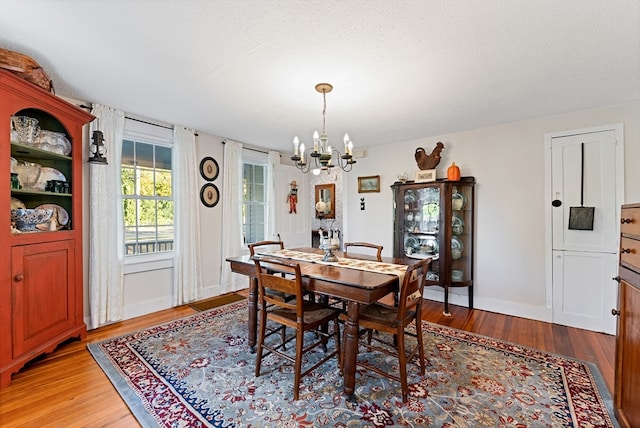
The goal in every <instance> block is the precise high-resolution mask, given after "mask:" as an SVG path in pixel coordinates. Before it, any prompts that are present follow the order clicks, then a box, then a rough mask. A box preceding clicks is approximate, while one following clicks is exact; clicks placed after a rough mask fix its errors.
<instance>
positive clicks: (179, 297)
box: [173, 126, 202, 306]
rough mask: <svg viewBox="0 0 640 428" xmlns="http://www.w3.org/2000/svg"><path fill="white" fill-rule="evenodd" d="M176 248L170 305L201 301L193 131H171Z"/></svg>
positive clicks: (198, 215)
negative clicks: (171, 303) (171, 302)
mask: <svg viewBox="0 0 640 428" xmlns="http://www.w3.org/2000/svg"><path fill="white" fill-rule="evenodd" d="M173 147H174V149H173V152H174V169H173V170H174V176H173V179H174V183H173V200H174V213H175V221H174V225H175V241H174V242H175V245H174V248H173V251H174V263H173V287H174V293H173V305H174V306H178V305H181V304H183V303H187V302H191V301H193V300H196V299H199V298H200V297H201V291H202V277H201V266H200V214H199V208H200V207H199V201H200V199H199V198H200V196H199V189H198V163H197V160H196V137H195V133H194V131H193V130H192V129H186V128H183V127H179V126H174V128H173Z"/></svg>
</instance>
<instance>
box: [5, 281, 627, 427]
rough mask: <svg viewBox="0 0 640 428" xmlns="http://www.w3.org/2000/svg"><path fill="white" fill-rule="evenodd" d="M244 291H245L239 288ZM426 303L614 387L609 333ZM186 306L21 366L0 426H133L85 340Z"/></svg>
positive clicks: (429, 311)
mask: <svg viewBox="0 0 640 428" xmlns="http://www.w3.org/2000/svg"><path fill="white" fill-rule="evenodd" d="M240 293H242V294H244V295H246V292H240ZM450 310H451V314H452V316H451V317H445V316H443V315H442V303H439V302H433V301H430V300H425V305H424V310H423V319H425V320H427V321H431V322H435V323H438V324H442V325H446V326H449V327H454V328H458V329H461V330H466V331H472V332H475V333H479V334H482V335H486V336H491V337H495V338H498V339H502V340H507V341H510V342H514V343H518V344H520V345H524V346H528V347H532V348H537V349H540V350H544V351H547V352H552V353H557V354H561V355H565V356H568V357H574V358H577V359H580V360H584V361H590V362H593V363H595V364H596V365H597V367H598V369H599V370H600V373H601V374H602V377H603V379H604V381H605V384H606V386H607V388H608V389H609V392H610V393H612V391H613V374H614V357H615V336H610V335H606V334H603V333H594V332H591V331H586V330H580V329H575V328H571V327H564V326H559V325H553V324H549V323H545V322H541V321H533V320H528V319H524V318H517V317H512V316H507V315H500V314H495V313H491V312H485V311H480V310H469V309H467V308H465V307H461V306H453V305H452V306H451V307H450ZM195 312H196V311H195V310H194V309H193V308H191V307H190V306H188V305H185V306H180V307H178V308H172V309H167V310H164V311H161V312H157V313H154V314H150V315H146V316H143V317H139V318H135V319H131V320H127V321H124V322H120V323H116V324H113V325H110V326H106V327H101V328H99V329H96V330H92V331H90V332H89V333H88V335H87V338H86V339H85V340H83V341H71V342H68V343H65V344H63V345H61V346H60V347H58V349H57V350H56V351H55V352H53V353H52V354H49V355H46V356H43V357H41V358H39V359H37V360H35V361H33V362H31V363H29V364H28V365H27V366H25V367H24V368H23V369H22V370H21V371H20V372H18V373H17V374H15V375H14V376H13V381H12V382H11V385H9V387H8V388H6V389H4V390H2V391H0V426H1V427H3V428H9V427H11V428H14V427H30V428H31V427H56V428H57V427H67V428H70V427H119V428H120V427H137V426H139V425H138V423H137V421H136V419H135V418H134V417H133V415H132V414H131V413H130V412H129V409H128V407H127V406H126V404H125V403H124V401H122V399H121V398H120V396H119V395H118V393H117V392H116V390H115V389H114V388H113V386H112V385H111V382H109V380H108V379H107V377H106V376H105V375H104V373H103V372H102V370H101V369H100V368H99V367H98V365H97V364H96V363H95V361H94V360H93V357H92V356H91V355H90V354H89V351H88V350H87V347H86V346H87V344H88V343H92V342H99V341H102V340H105V339H107V338H110V337H115V336H119V335H121V334H125V333H128V332H131V331H135V330H139V329H141V328H145V327H148V326H152V325H156V324H160V323H163V322H166V321H170V320H172V319H176V318H181V317H185V316H188V315H190V314H193V313H195Z"/></svg>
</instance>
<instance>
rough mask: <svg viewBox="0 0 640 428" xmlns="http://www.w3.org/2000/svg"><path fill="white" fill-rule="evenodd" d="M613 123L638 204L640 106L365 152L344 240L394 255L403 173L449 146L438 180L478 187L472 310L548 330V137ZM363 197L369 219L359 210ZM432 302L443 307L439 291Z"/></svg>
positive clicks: (459, 294)
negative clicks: (452, 172) (366, 185)
mask: <svg viewBox="0 0 640 428" xmlns="http://www.w3.org/2000/svg"><path fill="white" fill-rule="evenodd" d="M615 123H623V124H624V131H625V132H624V138H625V141H624V143H625V186H626V192H625V202H626V203H631V202H639V201H640V176H639V174H640V172H639V168H638V166H639V165H640V103H633V104H626V105H621V106H614V107H608V108H602V109H597V110H590V111H584V112H576V113H571V114H566V115H559V116H553V117H546V118H541V119H534V120H529V121H523V122H517V123H508V124H504V125H499V126H492V127H487V128H481V129H475V130H471V131H465V132H457V133H452V134H447V135H441V136H434V137H428V138H423V139H419V140H414V141H406V142H398V143H395V144H389V145H384V146H371V147H367V148H366V149H367V151H368V155H367V157H366V158H364V159H359V160H358V163H357V164H356V166H355V168H354V170H353V171H352V172H351V173H349V174H345V201H344V206H345V231H346V239H349V240H366V241H371V242H380V243H382V244H383V245H384V247H385V248H384V252H383V254H384V255H387V256H390V255H391V254H392V251H393V208H392V192H391V189H390V187H389V186H390V185H391V184H393V182H395V181H396V175H397V174H400V173H402V172H404V171H408V172H409V175H410V178H411V177H413V174H414V173H415V171H416V170H417V169H418V168H417V166H416V162H415V160H414V157H413V156H414V152H415V149H416V148H418V147H424V148H425V149H426V150H427V152H429V151H431V149H433V147H434V146H435V144H436V143H437V142H438V141H442V142H443V143H444V145H445V148H444V150H443V153H442V160H441V162H440V165H438V168H437V175H438V178H440V177H444V176H446V169H447V167H448V166H449V165H450V164H451V162H452V161H453V162H455V163H456V164H457V165H459V166H460V170H461V173H462V175H463V176H465V175H469V176H474V177H475V178H476V183H477V184H476V248H475V255H476V260H475V267H474V272H475V287H474V288H475V290H474V291H475V292H474V304H475V307H477V308H480V309H486V310H489V311H495V312H500V313H506V314H511V315H516V316H522V317H527V318H534V319H541V320H545V321H551V312H550V310H549V308H546V307H545V286H546V284H545V264H546V263H547V262H548V260H546V258H545V234H546V233H547V232H546V231H545V216H546V215H547V214H548V210H549V205H550V202H551V201H546V200H545V199H544V195H545V189H544V181H545V177H544V171H545V165H544V135H545V134H547V133H551V132H561V131H569V130H575V129H582V128H591V127H595V126H603V125H610V124H615ZM378 174H379V175H380V176H381V191H380V193H365V194H358V192H357V177H358V176H368V175H378ZM362 196H364V197H365V202H366V210H365V211H361V210H360V202H359V199H360V198H361V197H362ZM612 286H613V284H612ZM452 292H453V293H456V294H454V295H450V296H451V300H450V301H451V302H452V303H455V304H460V305H466V303H467V302H466V288H461V289H453V290H452ZM427 293H428V294H427V297H429V298H433V299H436V300H442V289H439V288H438V287H434V288H431V289H429V290H428V291H427ZM463 296H464V297H463Z"/></svg>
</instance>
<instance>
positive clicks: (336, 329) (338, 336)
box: [333, 319, 343, 374]
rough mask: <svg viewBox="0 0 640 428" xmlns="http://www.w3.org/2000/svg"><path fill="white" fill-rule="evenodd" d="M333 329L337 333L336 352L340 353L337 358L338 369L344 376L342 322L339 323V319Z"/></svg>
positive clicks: (334, 322) (334, 323)
mask: <svg viewBox="0 0 640 428" xmlns="http://www.w3.org/2000/svg"><path fill="white" fill-rule="evenodd" d="M333 328H334V329H335V333H336V351H337V352H338V354H337V355H336V357H338V369H339V370H340V374H342V367H343V365H342V364H343V361H342V345H341V343H340V321H338V320H337V319H336V320H335V321H333Z"/></svg>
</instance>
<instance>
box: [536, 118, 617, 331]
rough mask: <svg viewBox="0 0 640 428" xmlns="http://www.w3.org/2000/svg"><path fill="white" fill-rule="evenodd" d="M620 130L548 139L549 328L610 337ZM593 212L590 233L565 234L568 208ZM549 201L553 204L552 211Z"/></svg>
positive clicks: (614, 297)
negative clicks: (554, 326)
mask: <svg viewBox="0 0 640 428" xmlns="http://www.w3.org/2000/svg"><path fill="white" fill-rule="evenodd" d="M622 136H623V132H622V125H614V126H611V127H602V128H599V129H590V130H585V131H584V132H570V133H566V134H556V135H553V136H551V137H550V139H548V141H549V143H550V148H551V154H550V157H549V158H548V161H549V162H550V168H549V169H548V171H549V172H550V174H551V177H550V187H549V191H550V193H551V195H550V196H551V200H550V201H548V202H549V204H550V205H549V209H550V210H551V212H550V218H551V224H550V226H551V231H550V234H551V242H550V247H548V248H549V250H550V254H548V257H550V259H551V269H550V272H549V273H550V286H549V287H548V288H547V296H549V297H550V298H551V302H552V303H551V305H552V310H553V322H554V323H557V324H562V325H568V326H572V327H578V328H584V329H588V330H593V331H601V332H605V333H609V334H615V317H613V316H612V315H611V309H612V308H615V307H616V301H617V299H616V294H617V291H616V290H617V288H616V287H615V282H614V281H613V280H612V278H613V277H614V276H615V275H616V272H617V261H618V258H617V253H618V234H619V224H618V222H619V210H620V205H621V204H622V199H623V198H622V195H623V194H624V193H623V190H624V189H623V186H624V184H623V179H622V178H623V177H624V175H623V168H624V165H623V164H624V162H623V159H624V157H623V143H622ZM547 138H549V137H547ZM582 144H584V197H583V199H584V206H587V207H595V212H594V223H593V230H570V229H569V213H570V208H571V207H579V206H580V205H581V202H580V199H581V186H582V184H581V166H582V161H583V158H582ZM551 201H554V205H558V204H557V202H558V201H560V202H561V204H559V206H552V205H551Z"/></svg>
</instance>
